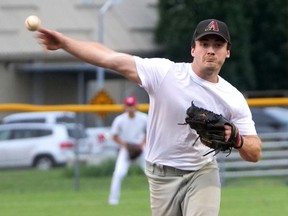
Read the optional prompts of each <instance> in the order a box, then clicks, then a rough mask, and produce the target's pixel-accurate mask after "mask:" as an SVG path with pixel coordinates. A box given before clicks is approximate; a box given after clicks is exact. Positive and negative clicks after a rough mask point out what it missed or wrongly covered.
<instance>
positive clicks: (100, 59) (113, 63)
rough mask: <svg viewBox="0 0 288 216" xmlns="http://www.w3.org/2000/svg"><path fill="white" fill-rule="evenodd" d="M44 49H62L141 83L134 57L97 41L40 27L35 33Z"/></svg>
mask: <svg viewBox="0 0 288 216" xmlns="http://www.w3.org/2000/svg"><path fill="white" fill-rule="evenodd" d="M36 37H37V38H38V40H39V42H40V44H41V45H42V46H43V47H44V48H45V49H46V50H58V49H63V50H65V51H66V52H68V53H70V54H71V55H73V56H75V57H77V58H79V59H81V60H82V61H84V62H87V63H90V64H93V65H96V66H99V67H103V68H106V69H110V70H113V71H116V72H118V73H119V74H121V75H123V76H125V77H126V78H127V79H129V80H131V81H133V82H135V83H138V84H141V80H140V78H139V76H138V73H137V69H136V64H135V60H134V57H133V56H131V55H129V54H125V53H119V52H116V51H114V50H112V49H109V48H108V47H106V46H104V45H102V44H100V43H97V42H86V41H79V40H75V39H72V38H70V37H67V36H65V35H63V34H61V33H59V32H57V31H52V30H48V29H44V28H41V29H39V30H38V34H37V35H36Z"/></svg>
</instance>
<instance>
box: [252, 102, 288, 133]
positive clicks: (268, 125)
mask: <svg viewBox="0 0 288 216" xmlns="http://www.w3.org/2000/svg"><path fill="white" fill-rule="evenodd" d="M250 109H251V113H252V116H253V120H254V122H255V126H256V130H257V132H258V133H275V132H288V109H287V108H284V107H251V108H250Z"/></svg>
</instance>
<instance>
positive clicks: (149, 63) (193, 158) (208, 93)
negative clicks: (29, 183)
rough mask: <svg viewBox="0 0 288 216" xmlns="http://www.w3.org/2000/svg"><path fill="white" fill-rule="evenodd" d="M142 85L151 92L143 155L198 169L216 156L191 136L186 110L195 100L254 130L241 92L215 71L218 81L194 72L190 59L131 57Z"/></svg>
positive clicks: (243, 128) (248, 131) (250, 132)
mask: <svg viewBox="0 0 288 216" xmlns="http://www.w3.org/2000/svg"><path fill="white" fill-rule="evenodd" d="M135 60H136V66H137V71H138V74H139V76H140V79H141V82H142V87H143V88H144V89H145V90H146V91H147V93H148V94H149V100H150V106H149V119H148V129H147V143H146V151H147V155H146V160H147V161H149V162H151V163H159V164H162V165H167V166H173V167H176V168H178V169H183V170H198V169H200V168H201V167H202V166H204V165H205V164H206V163H208V162H210V161H212V160H213V159H214V156H213V154H209V155H207V156H203V155H204V154H205V153H207V152H208V151H210V150H211V149H209V148H208V147H206V146H204V145H203V144H201V143H200V141H197V142H196V143H195V144H194V145H193V143H194V142H195V139H196V138H197V137H198V135H197V134H196V132H195V131H194V130H192V129H190V127H189V125H179V123H185V117H186V110H187V109H188V108H189V107H190V105H191V102H192V101H193V102H194V104H195V105H196V106H199V107H203V108H204V109H208V110H211V111H213V112H215V113H217V114H222V115H223V116H224V117H225V118H227V119H229V120H230V121H231V122H233V123H234V124H235V125H236V127H238V129H239V131H240V134H241V135H256V130H255V126H254V122H253V120H252V115H251V112H250V109H249V107H248V104H247V102H246V100H245V98H244V96H243V95H242V94H241V93H240V92H239V91H238V90H237V89H236V88H235V87H233V86H232V85H231V84H230V83H228V82H227V81H225V80H224V79H223V78H222V77H220V76H219V82H218V83H211V82H208V81H206V80H203V79H201V78H200V77H198V76H197V75H196V74H195V73H194V72H193V71H192V67H191V63H175V62H172V61H170V60H168V59H161V58H153V59H148V58H145V59H143V58H139V57H135Z"/></svg>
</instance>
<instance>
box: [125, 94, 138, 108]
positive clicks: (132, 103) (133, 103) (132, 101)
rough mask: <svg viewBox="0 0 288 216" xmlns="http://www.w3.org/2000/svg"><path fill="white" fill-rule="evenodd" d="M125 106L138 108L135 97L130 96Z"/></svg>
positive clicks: (126, 99)
mask: <svg viewBox="0 0 288 216" xmlns="http://www.w3.org/2000/svg"><path fill="white" fill-rule="evenodd" d="M124 104H125V105H126V106H136V105H137V100H136V98H135V97H134V96H128V97H126V98H125V100H124Z"/></svg>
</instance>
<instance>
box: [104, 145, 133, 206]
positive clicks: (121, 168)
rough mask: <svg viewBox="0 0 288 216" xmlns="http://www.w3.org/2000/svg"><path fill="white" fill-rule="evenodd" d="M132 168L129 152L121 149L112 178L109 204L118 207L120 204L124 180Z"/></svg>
mask: <svg viewBox="0 0 288 216" xmlns="http://www.w3.org/2000/svg"><path fill="white" fill-rule="evenodd" d="M129 166H130V160H129V158H128V152H127V150H126V149H125V148H121V149H120V151H119V154H118V157H117V160H116V165H115V169H114V173H113V176H112V182H111V188H110V196H109V204H111V205H117V204H118V203H119V197H120V191H121V184H122V180H123V178H124V177H125V176H126V175H127V172H128V169H129Z"/></svg>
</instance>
